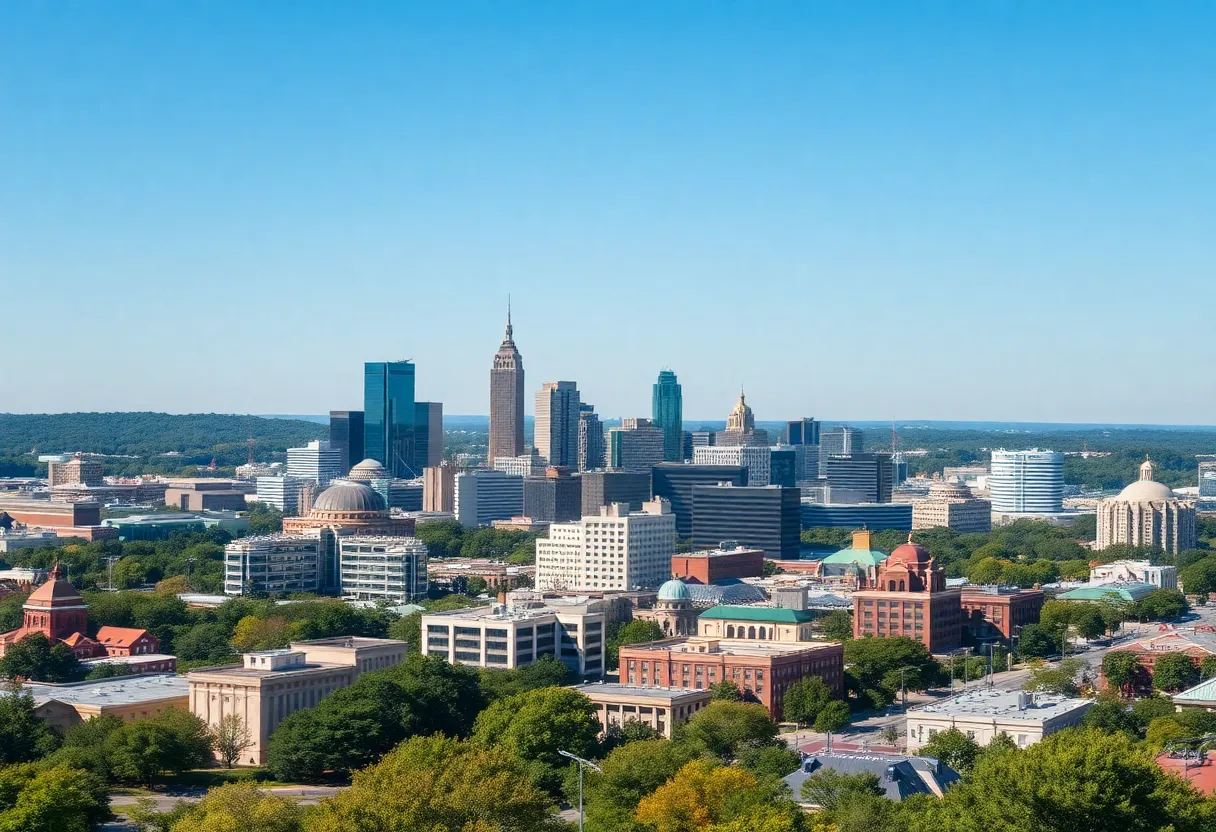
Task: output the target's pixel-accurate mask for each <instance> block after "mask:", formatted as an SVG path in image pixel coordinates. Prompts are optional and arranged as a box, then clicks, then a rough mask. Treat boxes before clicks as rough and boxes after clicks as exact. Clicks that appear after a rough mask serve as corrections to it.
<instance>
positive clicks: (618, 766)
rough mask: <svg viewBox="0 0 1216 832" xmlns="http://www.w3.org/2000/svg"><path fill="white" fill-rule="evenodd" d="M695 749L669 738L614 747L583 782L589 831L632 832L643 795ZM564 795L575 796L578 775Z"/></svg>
mask: <svg viewBox="0 0 1216 832" xmlns="http://www.w3.org/2000/svg"><path fill="white" fill-rule="evenodd" d="M694 757H696V750H695V749H693V748H690V747H689V746H687V745H685V744H682V743H676V742H671V741H669V740H659V739H655V740H642V741H640V742H634V743H629V744H628V745H624V746H621V747H620V748H617V749H614V750H613V751H612V752H611V753H609V754H608V756H606V757H605V758H604V760H603V761H602V762H601V763H600V769H601V771H599V772H595V771H588V772H587V774H586V782H585V783H584V790H585V795H584V798H585V804H586V812H587V830H588V832H625V831H626V830H629V832H633V830H634V829H635V828H636V826H637V825H636V822H635V821H634V819H633V813H634V811H635V810H636V809H637V807H638V803H639V802H640V801H641V800H642V798H644V797H645V796H646V795H648V794H650V793H651V792H653V791H654V790H655V789H657V788H659V786H662V785H663V784H664V783H666V782H667V781H668V780H670V779H671V778H672V777H675V774H676V772H677V771H679V770H680V769H681V768H682V767H683V766H684V765H685V764H686V763H688V762H690V761H691V760H692V759H693V758H694ZM571 780H572V781H573V782H571V783H570V786H571V788H569V789H568V791H567V795H568V797H569V798H570V799H572V800H577V799H578V794H577V788H578V786H577V778H574V777H572V778H571Z"/></svg>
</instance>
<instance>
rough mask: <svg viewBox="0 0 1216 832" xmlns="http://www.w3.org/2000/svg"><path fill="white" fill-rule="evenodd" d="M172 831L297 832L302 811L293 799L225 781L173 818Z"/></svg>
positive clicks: (302, 824)
mask: <svg viewBox="0 0 1216 832" xmlns="http://www.w3.org/2000/svg"><path fill="white" fill-rule="evenodd" d="M172 829H173V832H219V830H223V832H301V830H303V829H304V810H303V809H302V808H301V807H300V806H299V805H297V804H296V803H295V801H293V800H291V799H289V798H286V797H280V796H279V795H277V794H274V793H272V792H268V791H265V790H263V789H260V788H258V786H257V785H256V784H255V783H228V784H225V785H223V786H217V787H216V788H214V789H211V790H210V791H209V792H207V795H206V797H204V798H203V799H202V800H200V801H199V802H198V803H196V804H194V805H193V806H190V807H189V808H188V809H187V810H186V811H185V812H184V813H182V815H181V816H180V817H177V818H174V819H173V824H172Z"/></svg>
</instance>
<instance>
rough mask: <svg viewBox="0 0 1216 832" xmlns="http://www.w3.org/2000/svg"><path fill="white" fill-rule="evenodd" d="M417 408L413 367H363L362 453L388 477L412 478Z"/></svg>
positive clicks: (397, 363) (403, 363) (383, 364)
mask: <svg viewBox="0 0 1216 832" xmlns="http://www.w3.org/2000/svg"><path fill="white" fill-rule="evenodd" d="M417 429H418V409H417V403H416V402H415V401H414V365H413V363H412V362H410V361H374V362H368V363H366V364H364V365H363V448H364V451H363V454H364V457H365V458H367V459H374V460H376V461H377V462H379V463H380V464H381V465H383V466H384V467H385V469H386V470H387V471H388V472H389V475H390V476H394V477H404V478H407V479H412V478H413V477H418V476H421V475H422V469H421V468H417V459H418V457H417V444H418V442H417V439H418V437H417Z"/></svg>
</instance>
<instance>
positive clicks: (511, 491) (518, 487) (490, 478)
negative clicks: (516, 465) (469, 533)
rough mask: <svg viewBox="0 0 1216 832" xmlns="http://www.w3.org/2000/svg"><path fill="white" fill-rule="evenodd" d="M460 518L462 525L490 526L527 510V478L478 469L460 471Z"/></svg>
mask: <svg viewBox="0 0 1216 832" xmlns="http://www.w3.org/2000/svg"><path fill="white" fill-rule="evenodd" d="M455 510H456V519H457V520H458V521H459V522H460V524H461V525H462V526H474V527H476V526H488V525H490V523H492V522H493V521H495V520H510V519H511V518H512V517H517V516H519V515H521V514H523V511H524V478H523V477H517V476H512V475H510V474H504V473H503V472H502V471H491V470H487V469H478V470H475V471H469V472H468V473H464V474H457V475H456V509H455Z"/></svg>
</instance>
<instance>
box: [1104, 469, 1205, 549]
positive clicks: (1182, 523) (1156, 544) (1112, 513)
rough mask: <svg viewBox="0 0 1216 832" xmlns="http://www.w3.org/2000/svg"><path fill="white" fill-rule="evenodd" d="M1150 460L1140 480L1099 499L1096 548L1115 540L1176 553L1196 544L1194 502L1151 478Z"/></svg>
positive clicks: (1110, 543) (1141, 473)
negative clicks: (1108, 496) (1116, 495)
mask: <svg viewBox="0 0 1216 832" xmlns="http://www.w3.org/2000/svg"><path fill="white" fill-rule="evenodd" d="M1154 473H1155V469H1154V466H1153V463H1152V462H1150V461H1149V460H1147V459H1146V460H1145V461H1144V464H1143V465H1141V466H1140V479H1139V480H1138V481H1136V482H1134V483H1132V484H1131V485H1129V486H1128V487H1127V488H1125V489H1123V490H1122V491H1121V492H1119V496H1118V497H1113V498H1110V499H1106V500H1101V501H1099V502H1098V540H1097V543H1095V544H1094V548H1095V549H1105V548H1106V547H1107V546H1111V545H1113V544H1115V543H1126V544H1127V545H1129V546H1149V547H1152V548H1156V549H1161V550H1163V551H1165V552H1167V553H1168V554H1171V555H1176V554H1178V553H1179V552H1182V551H1185V550H1187V549H1194V548H1195V546H1196V545H1197V538H1196V532H1195V503H1193V502H1192V501H1190V500H1181V499H1179V498H1177V497H1175V496H1174V492H1173V491H1172V490H1170V488H1169V486H1167V485H1163V484H1162V483H1159V482H1157V481H1156V480H1154V479H1153V475H1154Z"/></svg>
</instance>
